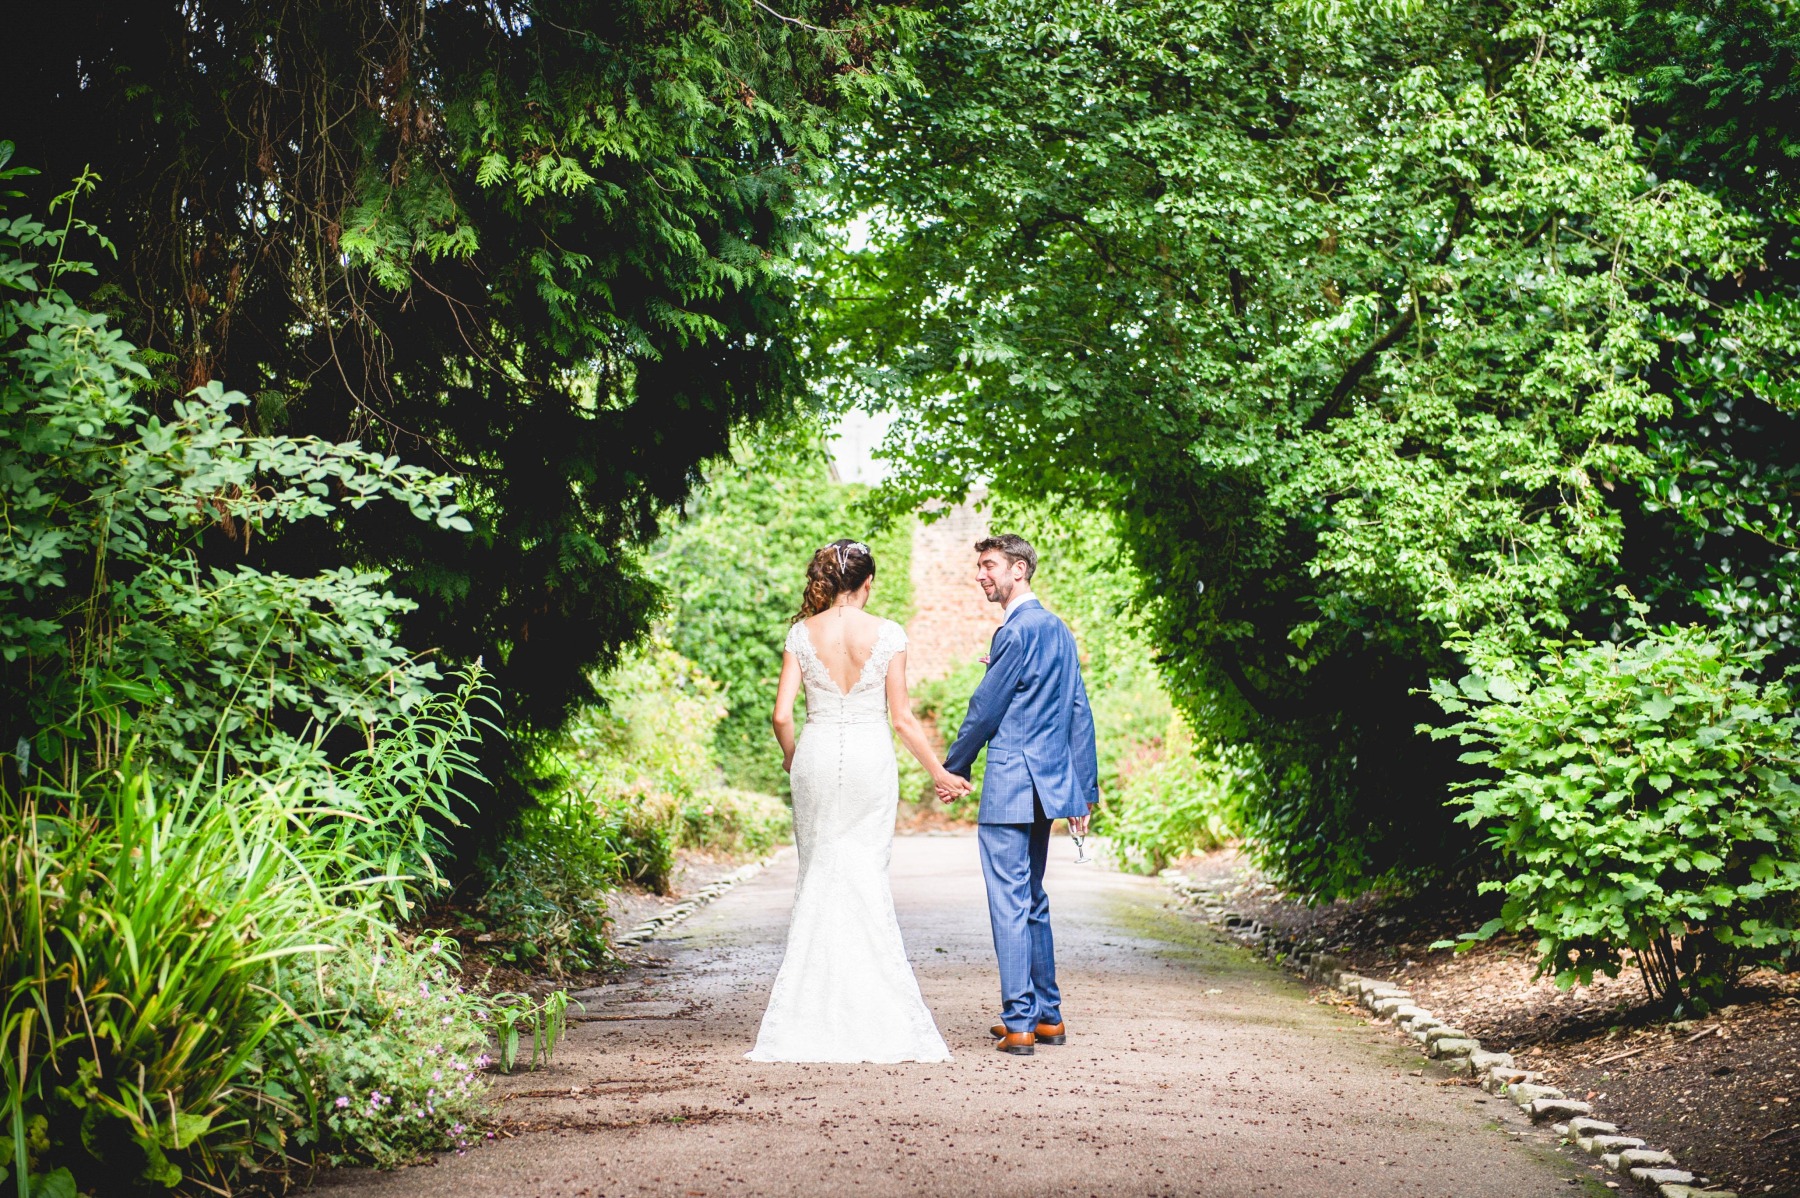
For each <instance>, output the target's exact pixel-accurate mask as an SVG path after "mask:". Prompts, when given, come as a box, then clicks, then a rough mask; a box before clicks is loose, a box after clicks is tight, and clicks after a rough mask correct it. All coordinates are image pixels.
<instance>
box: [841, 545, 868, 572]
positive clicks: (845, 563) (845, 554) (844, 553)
mask: <svg viewBox="0 0 1800 1198" xmlns="http://www.w3.org/2000/svg"><path fill="white" fill-rule="evenodd" d="M852 549H854V550H856V551H857V552H858V553H861V554H862V555H863V556H864V557H867V556H868V555H869V547H868V546H867V545H865V544H863V543H862V542H861V541H845V542H843V543H842V544H840V545H838V546H837V559H838V573H840V574H841V573H843V572H844V571H845V570H848V569H849V568H850V551H851V550H852Z"/></svg>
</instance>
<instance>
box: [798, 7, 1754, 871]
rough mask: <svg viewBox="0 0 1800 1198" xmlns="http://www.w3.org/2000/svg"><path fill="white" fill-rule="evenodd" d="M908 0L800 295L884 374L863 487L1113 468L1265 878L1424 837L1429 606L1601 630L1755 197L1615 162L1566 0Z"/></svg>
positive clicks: (1616, 96)
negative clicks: (913, 71) (908, 71)
mask: <svg viewBox="0 0 1800 1198" xmlns="http://www.w3.org/2000/svg"><path fill="white" fill-rule="evenodd" d="M935 16H936V26H935V28H934V31H933V36H932V37H930V38H929V39H927V40H926V42H925V46H926V49H925V51H924V52H923V54H922V56H921V58H920V62H919V67H918V71H919V77H920V80H921V87H922V94H921V95H919V96H917V97H909V98H908V99H906V100H905V101H904V102H903V103H900V104H898V105H895V106H892V107H890V108H884V109H883V110H882V112H881V113H880V114H879V116H878V119H877V120H876V121H875V124H874V127H873V128H872V130H871V131H870V133H869V135H868V136H867V137H866V139H865V140H864V142H863V144H862V146H861V147H860V149H859V152H858V153H857V154H856V155H854V156H853V157H851V158H850V159H849V160H848V161H847V162H846V163H845V164H844V166H843V168H842V170H843V176H844V180H845V191H844V205H845V211H846V213H849V212H858V213H866V214H870V215H871V218H872V221H873V228H874V236H873V239H872V243H871V246H870V248H869V249H868V250H867V251H866V252H863V253H859V254H851V255H847V256H846V257H845V258H844V259H843V260H842V261H841V262H839V263H837V264H836V266H835V267H834V270H835V283H834V291H835V294H836V296H837V303H836V306H835V308H834V309H833V311H832V312H831V313H830V315H829V317H828V319H827V321H826V322H825V323H824V325H823V327H822V329H821V333H820V343H821V345H824V346H832V347H835V348H836V349H837V350H838V355H839V356H838V361H839V364H840V369H841V373H842V375H843V377H844V379H845V383H846V386H847V387H848V388H849V389H850V391H851V392H852V393H853V394H859V395H860V398H862V399H863V400H864V401H865V402H869V403H875V404H883V403H885V404H894V405H897V406H899V407H900V409H901V411H902V418H901V421H900V424H899V425H898V429H899V432H898V434H897V437H896V446H897V448H898V449H899V451H900V453H901V457H902V459H903V461H904V464H905V472H904V477H903V486H902V488H901V491H902V497H903V499H904V501H907V502H910V501H913V500H916V499H918V498H922V497H926V496H932V495H945V496H949V495H958V494H960V493H961V492H962V491H963V489H964V488H965V487H966V486H967V484H968V482H969V480H970V479H972V478H976V477H982V476H987V475H992V476H993V477H994V485H995V486H996V487H998V488H1001V489H1011V490H1013V491H1016V492H1021V493H1025V494H1028V495H1029V494H1037V495H1051V494H1060V495H1062V496H1066V497H1069V498H1072V499H1074V500H1075V501H1077V502H1082V503H1086V504H1090V505H1093V506H1097V507H1111V508H1113V509H1115V510H1116V511H1117V512H1118V513H1119V515H1120V516H1121V518H1122V520H1123V521H1124V525H1123V532H1124V535H1125V538H1126V540H1127V542H1128V543H1129V545H1130V546H1131V549H1132V552H1133V553H1134V555H1135V559H1136V563H1137V566H1138V569H1139V572H1140V574H1141V576H1142V578H1143V579H1144V584H1145V597H1146V599H1147V600H1148V601H1149V602H1150V604H1151V606H1152V609H1153V612H1154V615H1155V617H1156V640H1157V641H1158V643H1159V646H1160V648H1161V651H1162V653H1163V654H1164V657H1165V664H1164V668H1165V676H1166V677H1168V678H1169V679H1170V681H1171V683H1172V685H1173V686H1174V688H1175V689H1176V691H1177V692H1178V696H1179V698H1180V699H1181V701H1182V702H1183V703H1184V704H1185V706H1186V707H1187V708H1188V710H1189V712H1190V714H1191V715H1192V716H1193V717H1194V720H1195V724H1196V727H1197V728H1198V729H1199V730H1200V731H1201V732H1202V733H1203V734H1206V735H1211V736H1214V737H1217V738H1220V739H1229V740H1246V741H1249V742H1252V743H1254V744H1255V745H1256V747H1257V748H1258V750H1259V755H1260V759H1261V765H1262V774H1263V778H1262V786H1261V787H1260V788H1259V795H1258V797H1257V799H1256V801H1255V802H1253V803H1252V805H1251V810H1250V812H1249V816H1250V819H1251V821H1252V827H1253V830H1254V831H1255V832H1256V833H1257V834H1258V837H1259V843H1260V847H1261V851H1262V853H1263V855H1264V857H1265V860H1266V861H1268V862H1269V863H1271V864H1273V865H1275V866H1276V867H1277V868H1278V869H1279V870H1280V872H1282V873H1283V874H1284V875H1285V876H1286V877H1287V879H1288V880H1289V881H1290V882H1293V883H1295V884H1297V885H1300V886H1302V887H1305V888H1307V889H1310V890H1312V891H1313V892H1315V893H1320V894H1330V893H1333V892H1335V891H1337V890H1339V889H1340V888H1343V887H1346V886H1358V885H1362V884H1366V883H1367V882H1370V881H1373V880H1377V879H1379V878H1382V877H1384V876H1386V877H1394V876H1400V875H1404V874H1408V873H1414V872H1416V871H1417V870H1419V869H1420V868H1422V867H1431V866H1436V865H1443V864H1449V863H1452V862H1453V861H1455V860H1457V859H1458V858H1459V857H1460V856H1461V855H1462V854H1463V853H1464V852H1465V851H1468V850H1470V849H1471V848H1472V847H1473V846H1472V844H1471V842H1470V841H1469V840H1468V838H1467V837H1466V836H1461V835H1459V834H1458V832H1457V831H1456V829H1454V827H1453V826H1452V824H1451V822H1450V819H1449V815H1448V813H1447V812H1446V811H1445V810H1444V807H1443V803H1444V797H1445V789H1444V784H1445V781H1446V780H1447V779H1448V778H1449V777H1451V776H1453V775H1454V774H1455V773H1456V771H1457V769H1458V767H1457V766H1456V764H1455V763H1454V762H1453V761H1452V760H1451V759H1450V758H1449V756H1448V755H1447V754H1446V753H1445V752H1444V751H1443V750H1442V749H1441V748H1439V747H1434V746H1432V745H1431V744H1429V743H1426V742H1425V741H1423V740H1422V739H1421V738H1419V737H1417V736H1416V735H1415V734H1414V732H1413V729H1414V726H1415V725H1416V724H1418V723H1419V722H1421V721H1422V720H1426V719H1429V718H1431V716H1432V711H1431V709H1430V707H1429V705H1428V704H1427V703H1425V702H1424V701H1423V700H1422V698H1421V696H1420V693H1419V692H1420V689H1421V688H1422V687H1423V686H1424V685H1425V683H1426V681H1427V680H1428V679H1429V678H1430V677H1431V676H1433V675H1434V674H1442V673H1445V672H1450V671H1453V670H1455V656H1454V653H1453V651H1451V650H1449V649H1446V648H1445V644H1446V640H1447V638H1449V637H1450V636H1452V635H1453V634H1455V633H1456V632H1457V631H1458V630H1468V631H1471V632H1479V633H1480V634H1482V635H1484V636H1487V637H1490V638H1493V639H1495V640H1497V641H1499V642H1503V643H1514V644H1530V643H1531V642H1532V641H1533V640H1534V638H1536V637H1539V636H1542V635H1545V634H1553V633H1559V632H1560V631H1561V630H1562V629H1564V628H1567V627H1569V626H1570V625H1571V624H1573V625H1576V626H1581V627H1586V628H1591V629H1598V630H1602V631H1603V630H1604V629H1605V628H1607V627H1608V626H1609V625H1610V624H1611V623H1612V622H1613V621H1614V620H1615V618H1616V616H1617V614H1618V613H1617V611H1616V610H1615V608H1614V606H1612V605H1611V604H1610V601H1609V600H1608V594H1609V590H1610V587H1611V585H1612V584H1613V583H1614V582H1615V581H1617V578H1618V576H1619V574H1620V573H1621V571H1622V570H1623V569H1624V568H1625V563H1626V560H1627V556H1628V554H1629V553H1635V554H1638V555H1640V556H1641V557H1642V558H1645V559H1648V560H1647V561H1643V562H1639V563H1638V564H1639V566H1640V567H1642V568H1650V569H1653V568H1654V564H1655V562H1656V561H1657V559H1658V555H1659V554H1663V553H1664V552H1665V550H1666V549H1667V546H1668V545H1669V544H1670V543H1671V541H1672V540H1674V539H1681V540H1683V541H1685V543H1686V544H1687V545H1688V546H1689V547H1690V548H1691V546H1692V542H1693V535H1692V529H1691V528H1682V529H1676V530H1671V529H1670V528H1668V527H1667V521H1666V516H1659V517H1658V518H1659V519H1664V520H1665V523H1664V525H1659V526H1652V525H1650V524H1648V523H1646V522H1645V521H1644V520H1643V519H1642V517H1643V516H1644V515H1645V513H1646V512H1652V511H1654V510H1655V509H1657V508H1659V507H1660V508H1662V509H1665V510H1666V509H1667V507H1668V505H1669V503H1670V502H1672V501H1678V500H1679V497H1680V489H1679V488H1680V485H1681V484H1680V483H1679V481H1678V478H1677V477H1674V476H1671V475H1670V474H1669V473H1668V471H1669V470H1671V469H1675V470H1677V471H1679V470H1680V469H1683V468H1685V469H1689V470H1694V471H1701V470H1715V469H1717V468H1718V462H1717V460H1716V459H1707V460H1705V461H1704V462H1701V461H1698V460H1690V461H1689V462H1688V463H1687V464H1686V466H1685V467H1683V466H1682V465H1681V464H1680V463H1672V462H1671V459H1670V455H1669V454H1668V453H1666V452H1659V442H1658V440H1657V434H1658V430H1659V429H1661V428H1663V427H1664V425H1665V424H1666V423H1667V422H1668V421H1670V420H1671V418H1672V417H1675V416H1678V415H1679V416H1682V417H1689V416H1691V415H1692V412H1690V411H1689V410H1688V408H1683V409H1682V410H1681V411H1680V412H1677V396H1676V394H1675V392H1676V389H1677V384H1678V383H1679V377H1678V375H1677V363H1676V362H1675V358H1676V356H1677V354H1678V352H1679V350H1680V349H1681V348H1682V347H1683V346H1684V345H1685V344H1687V343H1691V342H1694V341H1696V340H1697V338H1696V337H1695V335H1694V334H1693V333H1692V332H1691V329H1692V327H1693V326H1694V325H1695V324H1696V322H1701V321H1704V322H1706V323H1708V324H1710V325H1711V326H1713V327H1715V328H1716V329H1718V331H1719V332H1720V335H1722V336H1730V337H1731V338H1733V345H1734V348H1733V350H1732V355H1733V356H1734V357H1738V358H1740V359H1742V360H1745V361H1750V360H1752V359H1753V358H1755V356H1756V355H1765V357H1766V356H1767V355H1778V354H1779V352H1780V348H1781V347H1780V345H1779V343H1778V342H1779V336H1778V335H1776V334H1772V333H1771V332H1770V327H1771V323H1772V322H1769V321H1764V320H1756V319H1743V320H1738V321H1736V322H1735V323H1734V322H1733V320H1732V319H1731V317H1730V316H1729V314H1725V315H1721V314H1720V313H1719V311H1718V304H1717V301H1716V300H1714V299H1713V298H1711V296H1710V294H1709V292H1710V291H1713V290H1717V289H1719V288H1721V287H1728V285H1729V283H1730V281H1731V280H1732V279H1734V278H1736V277H1738V276H1740V275H1741V274H1742V272H1745V271H1747V270H1751V269H1754V268H1756V267H1757V266H1759V264H1760V261H1761V255H1762V253H1763V250H1762V238H1761V229H1760V228H1759V226H1758V224H1757V223H1756V222H1755V221H1753V220H1751V219H1750V218H1749V217H1747V216H1745V215H1743V214H1742V213H1740V212H1737V211H1734V210H1733V209H1732V208H1731V207H1730V206H1728V205H1726V204H1724V203H1722V202H1721V201H1720V200H1719V199H1718V198H1716V197H1715V196H1713V195H1711V194H1709V193H1708V192H1707V191H1705V190H1702V189H1701V188H1700V187H1697V186H1696V185H1695V184H1693V183H1690V182H1687V181H1684V180H1680V179H1668V178H1657V177H1654V176H1652V175H1650V174H1649V173H1648V172H1647V170H1646V164H1645V159H1644V153H1643V151H1642V148H1641V146H1640V140H1639V137H1638V131H1637V130H1636V128H1635V127H1634V126H1633V125H1632V124H1631V122H1630V112H1629V102H1630V100H1631V99H1632V97H1633V96H1634V95H1635V93H1636V91H1637V85H1636V81H1635V80H1634V79H1633V78H1631V77H1628V76H1622V75H1618V74H1614V73H1610V72H1608V71H1607V70H1605V69H1604V65H1603V59H1604V57H1605V53H1606V49H1607V43H1606V40H1605V36H1606V28H1605V26H1603V25H1602V24H1601V23H1599V22H1597V21H1594V20H1592V19H1590V18H1589V16H1587V15H1586V13H1585V10H1584V9H1583V7H1582V6H1581V5H1579V4H1562V5H1556V6H1552V7H1551V8H1549V9H1545V8H1543V7H1542V6H1535V5H1516V4H1511V3H1482V4H1476V5H1463V6H1441V7H1440V6H1423V7H1419V8H1417V9H1416V10H1415V11H1411V12H1408V13H1406V14H1403V15H1399V14H1390V15H1383V14H1382V13H1380V12H1377V11H1371V12H1366V13H1362V14H1360V15H1359V17H1358V19H1357V20H1356V22H1355V23H1353V24H1351V23H1339V22H1334V21H1331V20H1312V19H1308V18H1307V17H1306V16H1304V15H1302V14H1300V13H1298V12H1297V11H1296V10H1295V9H1294V8H1292V7H1291V6H1287V5H1281V4H1272V3H1271V4H1248V5H1244V4H1230V5H1226V4H1200V5H1194V4H1185V3H1183V4H1177V3H1173V2H1166V0H1146V2H1143V3H1136V4H1130V5H1114V4H1105V3H1077V4H1074V5H1072V6H1063V7H1060V8H1059V9H1058V10H1057V12H1056V14H1055V15H1054V16H1053V17H1045V16H1044V15H1042V12H1041V10H1038V9H1032V8H1030V7H1029V6H1025V5H1019V4H1014V3H1008V2H1005V0H987V2H978V3H970V4H958V5H953V6H949V5H947V6H943V7H940V8H939V9H938V10H937V11H936V15H935ZM1684 333H1685V334H1687V336H1686V340H1685V342H1684V341H1683V340H1681V337H1682V335H1683V334H1684ZM1755 390H1756V385H1755V383H1754V380H1753V378H1752V377H1751V372H1747V371H1740V372H1738V375H1737V377H1735V378H1734V380H1733V381H1732V383H1731V385H1730V387H1729V390H1728V391H1727V392H1725V393H1721V394H1718V395H1715V396H1710V397H1709V396H1706V395H1703V394H1689V393H1687V392H1685V391H1684V392H1683V393H1682V397H1681V401H1680V402H1681V403H1682V404H1685V405H1690V406H1691V405H1699V410H1700V411H1701V412H1702V413H1703V414H1704V415H1705V416H1706V417H1707V418H1709V419H1711V418H1713V414H1714V413H1715V412H1717V411H1721V410H1724V409H1725V408H1726V407H1727V406H1728V405H1729V404H1730V403H1732V402H1736V401H1738V400H1740V399H1745V398H1746V397H1747V396H1748V394H1749V393H1752V392H1754V391H1755ZM1765 390H1766V394H1764V395H1763V396H1762V397H1761V399H1760V400H1759V402H1762V403H1763V404H1764V407H1765V408H1767V409H1768V410H1769V411H1771V412H1776V413H1779V412H1780V409H1779V407H1775V406H1772V405H1775V404H1778V403H1780V402H1782V396H1781V395H1779V394H1777V393H1776V390H1775V389H1773V388H1770V389H1765ZM1671 487H1675V488H1676V490H1675V492H1674V493H1673V494H1672V493H1671V491H1670V488H1671ZM1783 510H1784V511H1785V510H1786V509H1783ZM1758 514H1759V515H1763V514H1765V513H1758ZM1712 518H1714V519H1718V518H1719V517H1718V515H1717V514H1716V513H1715V515H1714V517H1712ZM1788 518H1790V517H1785V516H1784V517H1782V519H1788ZM1729 519H1730V517H1729V516H1726V517H1725V518H1724V521H1721V522H1725V521H1728V520H1729ZM1640 528H1647V529H1648V532H1645V533H1642V534H1640ZM1709 565H1717V562H1716V560H1711V561H1710V562H1701V563H1697V564H1695V565H1694V566H1693V568H1692V569H1690V570H1689V576H1690V577H1692V576H1696V575H1698V574H1702V573H1704V569H1705V568H1706V567H1708V566H1709ZM1699 585H1700V584H1699V583H1696V586H1699ZM1680 598H1681V599H1682V600H1683V601H1693V602H1699V601H1700V599H1699V598H1698V597H1696V596H1695V595H1694V594H1693V593H1691V592H1684V593H1683V594H1682V595H1681V596H1680ZM1458 672H1460V671H1458Z"/></svg>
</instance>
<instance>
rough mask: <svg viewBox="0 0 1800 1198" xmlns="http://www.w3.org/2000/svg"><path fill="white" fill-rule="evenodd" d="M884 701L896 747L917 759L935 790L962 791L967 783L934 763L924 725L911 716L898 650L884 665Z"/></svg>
mask: <svg viewBox="0 0 1800 1198" xmlns="http://www.w3.org/2000/svg"><path fill="white" fill-rule="evenodd" d="M887 701H888V718H889V719H891V720H892V721H893V722H894V731H895V732H897V733H899V734H900V743H901V744H903V745H905V746H906V751H907V752H909V753H911V754H912V755H913V756H914V757H917V758H918V759H919V764H920V765H922V766H924V767H925V772H926V773H928V774H930V775H931V781H932V783H933V784H934V785H938V786H952V787H955V788H956V789H959V790H966V789H967V788H968V783H966V782H964V781H963V780H962V779H961V778H958V777H955V776H954V775H952V774H951V773H949V772H948V771H947V770H945V769H944V767H943V765H942V764H941V763H940V762H939V761H938V755H937V750H936V749H935V748H933V747H932V744H931V739H930V738H929V737H927V736H926V735H925V725H924V724H921V723H920V722H919V717H918V716H916V715H914V714H913V709H912V699H911V698H910V697H909V696H908V695H907V693H906V651H905V650H904V649H902V650H901V651H900V652H898V653H896V654H894V656H893V658H892V659H891V660H890V661H889V662H888V669H887Z"/></svg>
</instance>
